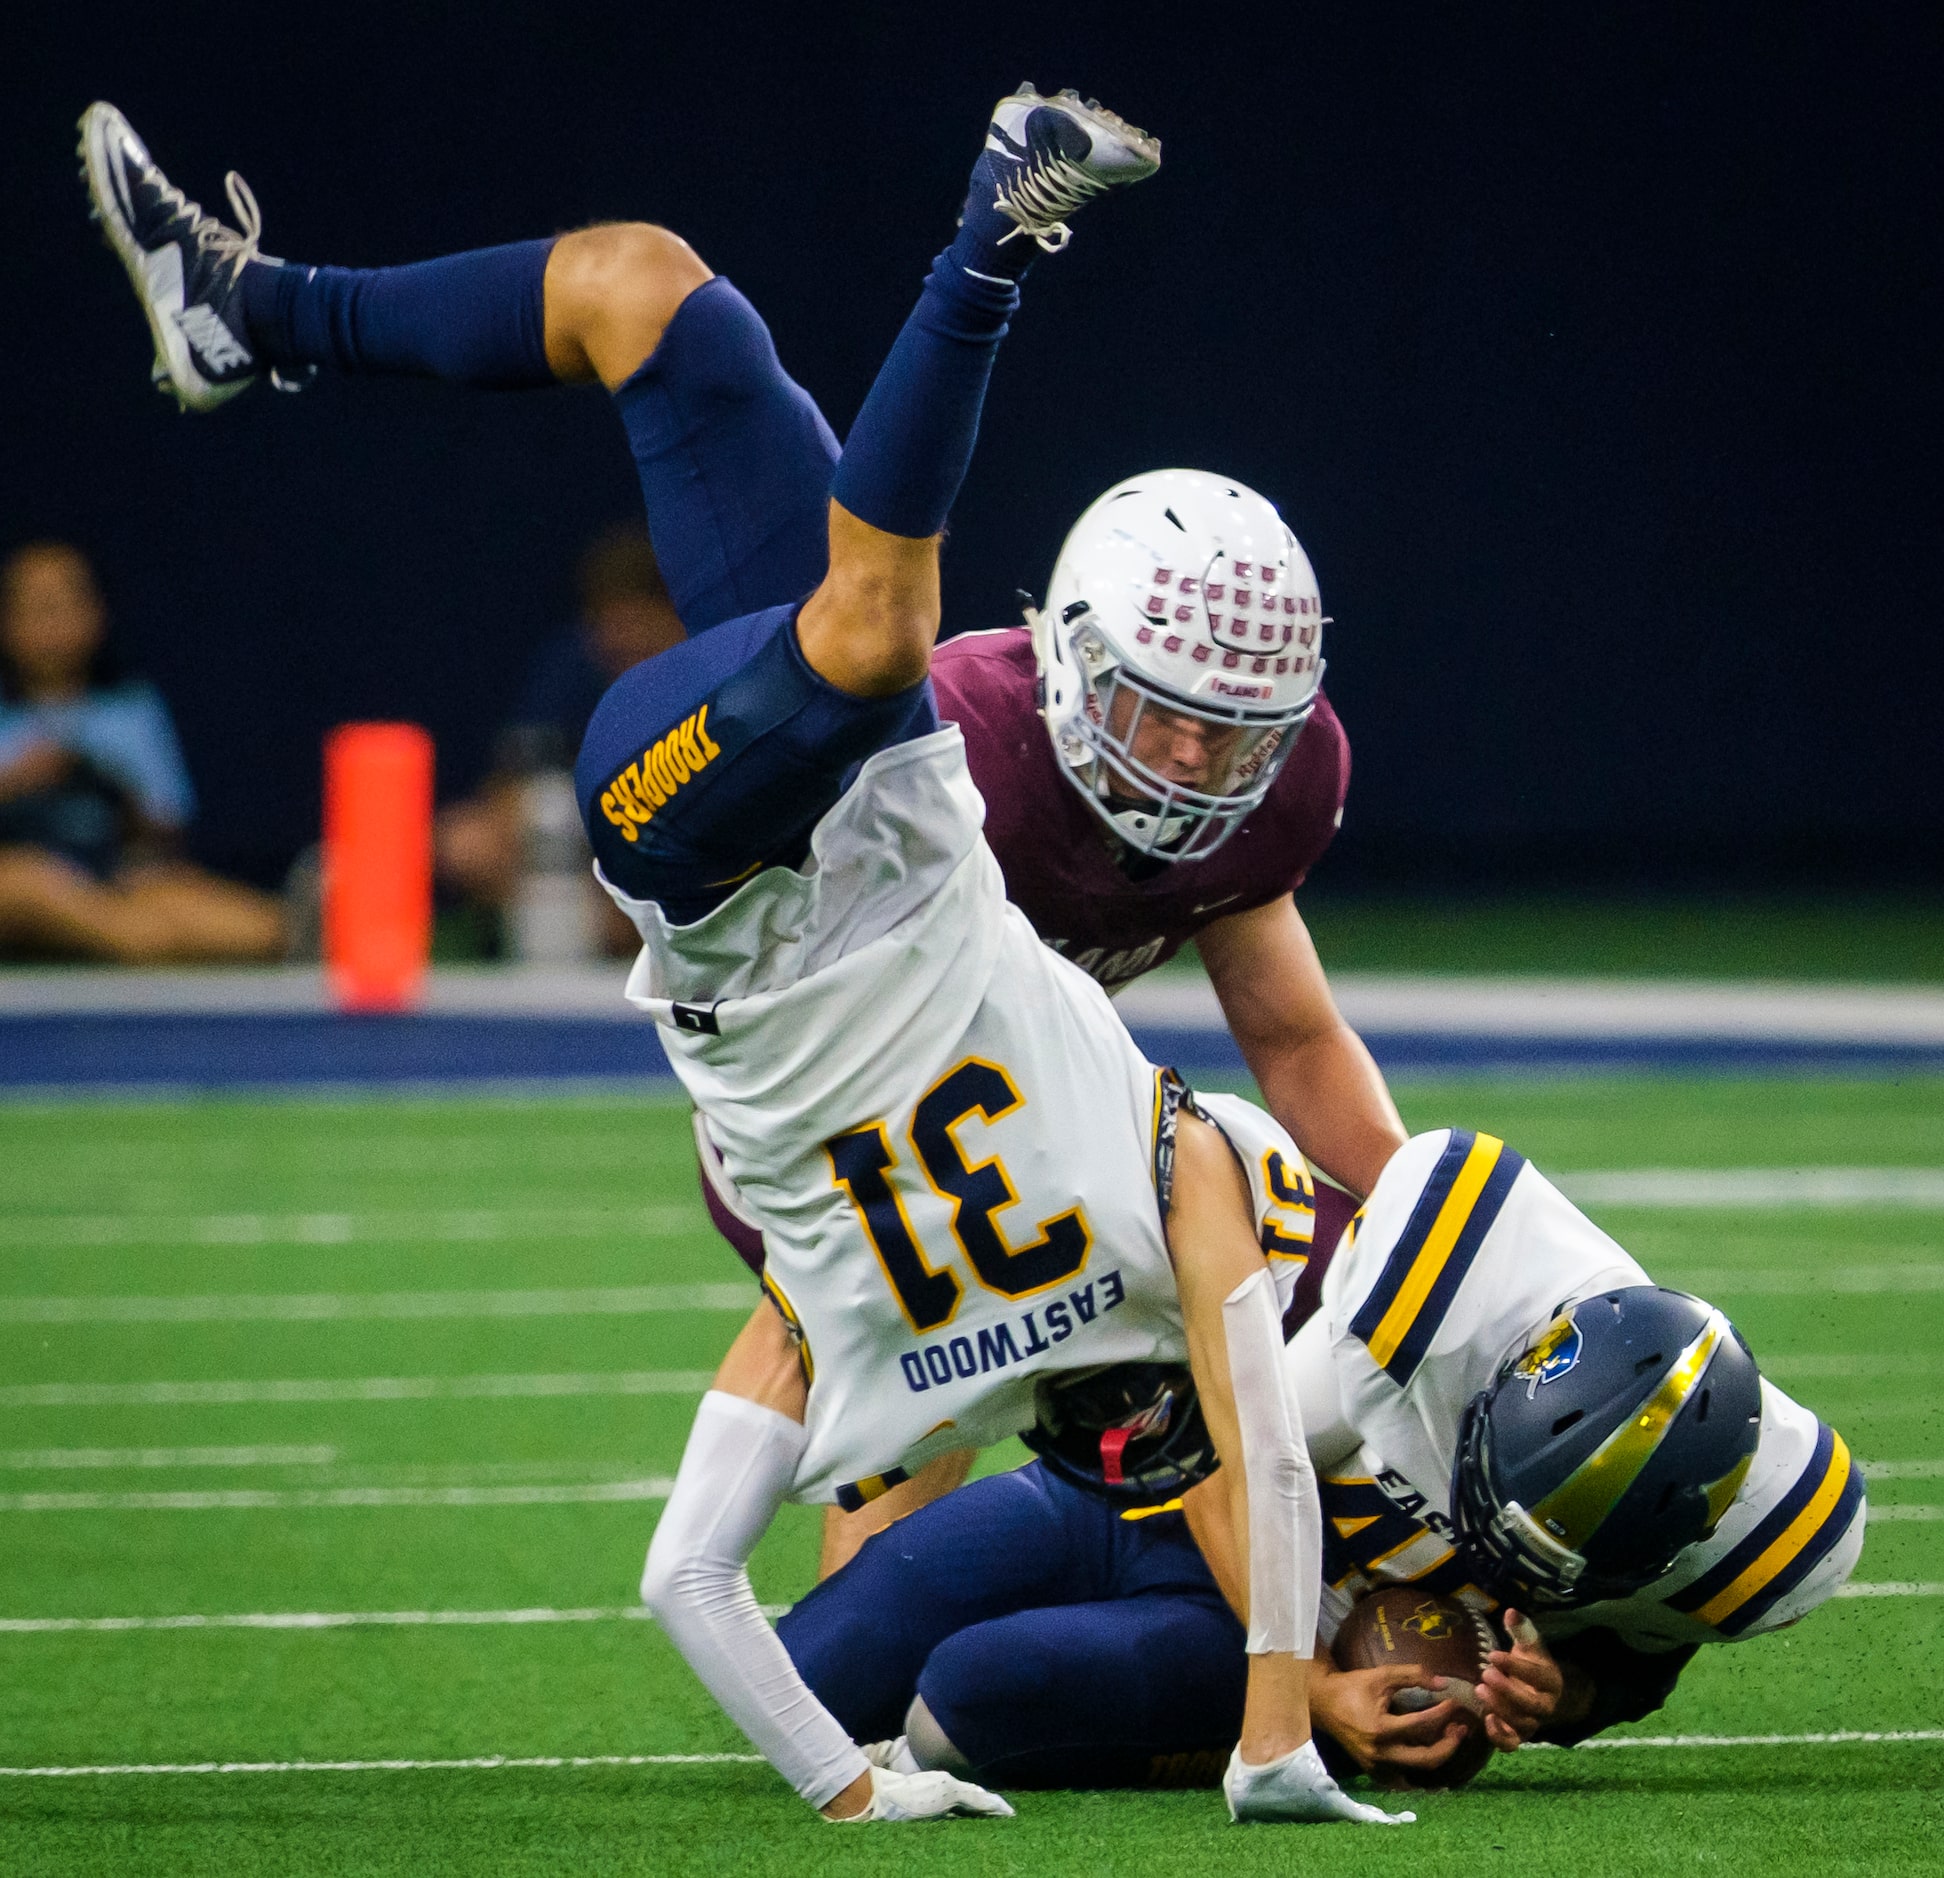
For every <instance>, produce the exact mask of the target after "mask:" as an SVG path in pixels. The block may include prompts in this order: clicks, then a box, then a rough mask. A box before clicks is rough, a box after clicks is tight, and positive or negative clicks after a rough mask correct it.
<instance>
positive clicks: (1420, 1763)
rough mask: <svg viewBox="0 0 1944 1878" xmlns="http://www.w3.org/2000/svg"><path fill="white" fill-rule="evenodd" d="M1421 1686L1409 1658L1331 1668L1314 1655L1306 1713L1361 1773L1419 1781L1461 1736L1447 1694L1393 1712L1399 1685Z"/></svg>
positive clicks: (1460, 1724) (1453, 1750) (1395, 1780)
mask: <svg viewBox="0 0 1944 1878" xmlns="http://www.w3.org/2000/svg"><path fill="white" fill-rule="evenodd" d="M1426 1687H1427V1685H1426V1681H1425V1678H1424V1676H1423V1673H1422V1672H1421V1671H1420V1670H1419V1669H1417V1668H1416V1666H1415V1665H1413V1664H1410V1663H1393V1664H1390V1665H1387V1666H1385V1667H1382V1668H1378V1669H1344V1670H1331V1669H1330V1668H1329V1667H1328V1665H1327V1663H1326V1662H1325V1660H1324V1659H1323V1658H1322V1657H1321V1656H1319V1657H1318V1659H1317V1661H1316V1662H1315V1664H1313V1665H1312V1667H1311V1670H1310V1717H1311V1719H1312V1720H1313V1721H1314V1722H1315V1723H1316V1725H1317V1726H1318V1727H1319V1728H1324V1729H1327V1730H1328V1731H1329V1733H1330V1735H1331V1737H1332V1738H1333V1739H1334V1740H1335V1741H1337V1742H1338V1743H1339V1744H1340V1745H1341V1746H1342V1747H1343V1748H1344V1749H1345V1751H1346V1752H1348V1753H1349V1754H1350V1756H1351V1757H1352V1758H1353V1759H1354V1760H1355V1761H1356V1763H1357V1765H1358V1766H1359V1767H1361V1768H1362V1769H1363V1770H1364V1772H1365V1773H1367V1774H1374V1775H1376V1776H1377V1778H1378V1779H1379V1781H1382V1780H1383V1778H1384V1776H1385V1775H1386V1774H1389V1775H1390V1776H1391V1784H1392V1785H1399V1784H1402V1785H1411V1784H1416V1783H1422V1782H1423V1781H1424V1777H1425V1776H1426V1775H1427V1774H1431V1773H1435V1772H1436V1771H1437V1770H1438V1769H1439V1768H1441V1767H1443V1766H1444V1764H1445V1763H1446V1762H1447V1761H1449V1760H1450V1759H1451V1757H1452V1755H1453V1754H1455V1753H1456V1752H1457V1750H1458V1748H1459V1747H1460V1745H1461V1744H1462V1743H1463V1741H1464V1739H1465V1723H1464V1721H1463V1719H1462V1718H1461V1717H1460V1715H1459V1713H1458V1704H1457V1703H1456V1702H1454V1701H1451V1700H1450V1699H1448V1698H1447V1699H1446V1700H1444V1701H1442V1702H1437V1703H1434V1704H1433V1705H1432V1706H1431V1707H1429V1708H1424V1709H1419V1710H1417V1711H1415V1712H1414V1713H1411V1714H1407V1715H1400V1714H1394V1713H1393V1712H1392V1710H1391V1702H1392V1699H1393V1698H1394V1697H1395V1696H1396V1695H1397V1694H1398V1693H1399V1692H1400V1691H1401V1690H1404V1689H1421V1688H1426ZM1427 1692H1428V1691H1427Z"/></svg>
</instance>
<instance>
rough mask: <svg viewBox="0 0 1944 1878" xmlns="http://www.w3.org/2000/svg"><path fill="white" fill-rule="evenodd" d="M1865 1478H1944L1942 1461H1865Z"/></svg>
mask: <svg viewBox="0 0 1944 1878" xmlns="http://www.w3.org/2000/svg"><path fill="white" fill-rule="evenodd" d="M1863 1478H1864V1479H1865V1480H1944V1461H1865V1462H1864V1463H1863Z"/></svg>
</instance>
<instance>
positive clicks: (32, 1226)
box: [0, 1205, 708, 1251]
mask: <svg viewBox="0 0 1944 1878" xmlns="http://www.w3.org/2000/svg"><path fill="white" fill-rule="evenodd" d="M707 1224H708V1221H707V1219H706V1217H705V1215H704V1214H703V1212H702V1209H701V1207H700V1206H699V1205H696V1206H637V1207H501V1208H477V1209H450V1210H446V1211H441V1212H425V1213H416V1212H415V1213H203V1214H193V1215H162V1214H153V1213H75V1214H67V1213H44V1214H36V1215H32V1216H22V1217H17V1218H8V1217H6V1216H4V1215H0V1246H4V1247H8V1248H11V1249H12V1250H15V1251H21V1250H24V1249H26V1248H28V1247H67V1246H79V1247H85V1246H141V1245H147V1246H179V1245H204V1246H223V1245H233V1246H251V1245H366V1244H371V1243H374V1242H392V1241H397V1240H431V1241H434V1242H437V1243H441V1244H454V1245H472V1244H478V1243H481V1242H488V1241H493V1240H506V1239H604V1238H610V1237H614V1238H642V1237H646V1238H668V1237H672V1236H674V1235H676V1234H679V1233H684V1232H697V1231H701V1230H704V1229H705V1228H706V1226H707Z"/></svg>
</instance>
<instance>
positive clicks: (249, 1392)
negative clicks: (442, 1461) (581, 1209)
mask: <svg viewBox="0 0 1944 1878" xmlns="http://www.w3.org/2000/svg"><path fill="white" fill-rule="evenodd" d="M713 1380H714V1372H713V1371H711V1370H706V1369H622V1370H584V1371H572V1370H570V1371H567V1372H565V1373H563V1374H559V1375H548V1374H538V1375H520V1374H514V1375H480V1376H315V1377H304V1376H300V1377H289V1378H278V1379H266V1380H262V1381H258V1380H256V1379H254V1378H243V1379H239V1380H234V1381H225V1382H18V1383H7V1384H4V1385H0V1409H4V1408H162V1407H186V1408H223V1407H228V1406H230V1405H232V1404H236V1403H249V1402H433V1401H456V1400H462V1399H474V1398H491V1397H500V1396H603V1395H695V1396H699V1395H701V1394H702V1392H703V1391H704V1390H705V1389H707V1388H708V1386H709V1384H710V1383H711V1382H712V1381H713Z"/></svg>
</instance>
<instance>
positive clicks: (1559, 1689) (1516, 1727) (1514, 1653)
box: [1478, 1609, 1566, 1754]
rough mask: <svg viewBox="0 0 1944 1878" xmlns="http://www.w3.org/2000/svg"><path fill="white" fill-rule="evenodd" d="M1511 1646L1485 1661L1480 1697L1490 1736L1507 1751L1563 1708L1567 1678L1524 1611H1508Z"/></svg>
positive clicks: (1489, 1738)
mask: <svg viewBox="0 0 1944 1878" xmlns="http://www.w3.org/2000/svg"><path fill="white" fill-rule="evenodd" d="M1505 1632H1506V1635H1507V1636H1509V1637H1510V1638H1511V1639H1512V1647H1511V1649H1509V1650H1494V1651H1493V1652H1492V1653H1491V1655H1490V1656H1488V1657H1487V1658H1486V1659H1485V1673H1484V1675H1483V1676H1481V1677H1480V1678H1479V1680H1478V1696H1479V1701H1480V1704H1481V1705H1482V1707H1483V1709H1484V1714H1485V1738H1486V1739H1487V1740H1488V1741H1490V1742H1491V1744H1492V1746H1493V1747H1495V1748H1497V1749H1498V1750H1499V1752H1500V1753H1502V1754H1509V1753H1510V1752H1511V1751H1512V1750H1513V1749H1514V1748H1518V1747H1523V1746H1524V1745H1525V1744H1526V1743H1527V1742H1528V1741H1530V1740H1531V1739H1532V1738H1533V1736H1534V1735H1536V1734H1537V1733H1538V1732H1539V1730H1540V1729H1542V1728H1543V1727H1545V1725H1546V1724H1547V1723H1548V1722H1549V1721H1551V1720H1552V1719H1553V1716H1554V1714H1555V1713H1556V1712H1557V1711H1558V1709H1559V1705H1560V1697H1561V1696H1562V1695H1563V1694H1564V1692H1565V1687H1566V1679H1565V1677H1564V1676H1563V1675H1562V1674H1561V1671H1560V1667H1559V1665H1558V1664H1557V1663H1556V1662H1555V1661H1554V1660H1553V1654H1552V1652H1551V1651H1550V1650H1549V1649H1547V1648H1546V1645H1545V1640H1544V1639H1543V1638H1542V1637H1541V1636H1540V1635H1539V1630H1538V1626H1537V1625H1535V1624H1534V1623H1533V1621H1532V1619H1531V1618H1529V1617H1527V1616H1526V1615H1525V1614H1524V1612H1522V1611H1515V1610H1510V1609H1508V1610H1507V1611H1506V1613H1505Z"/></svg>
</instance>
